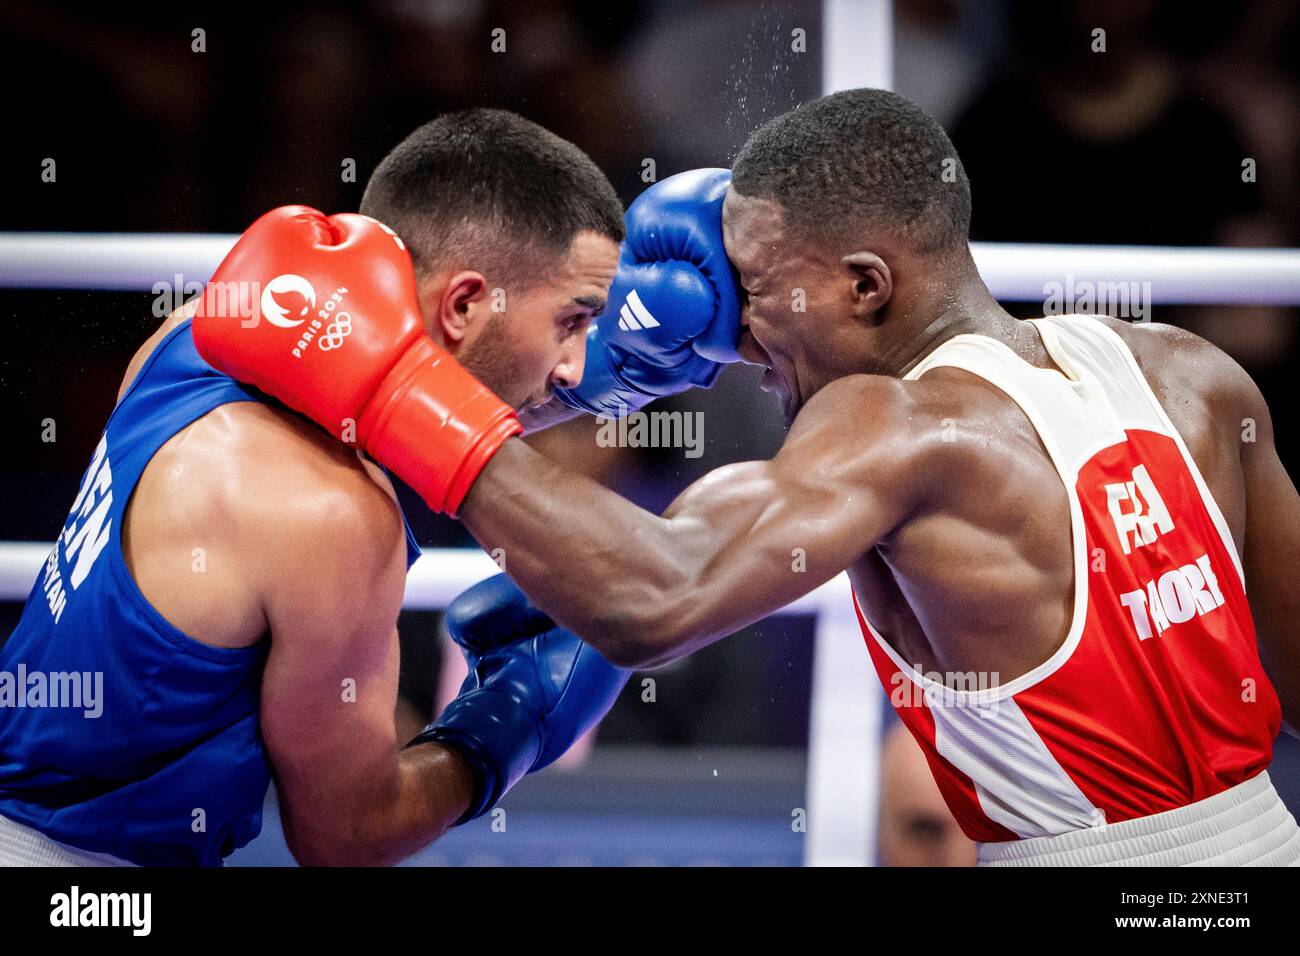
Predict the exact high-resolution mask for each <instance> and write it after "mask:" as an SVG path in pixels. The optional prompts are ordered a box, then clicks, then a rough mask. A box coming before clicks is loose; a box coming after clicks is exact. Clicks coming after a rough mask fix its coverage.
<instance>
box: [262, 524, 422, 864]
mask: <svg viewBox="0 0 1300 956" xmlns="http://www.w3.org/2000/svg"><path fill="white" fill-rule="evenodd" d="M371 533H372V534H373V533H374V531H373V530H372V532H371ZM345 551H346V549H340V548H338V547H336V546H331V547H330V548H329V549H328V552H327V553H326V554H325V555H322V556H317V561H318V563H317V566H315V567H312V568H311V569H310V571H307V570H306V569H305V568H304V565H303V563H302V562H301V561H300V562H299V563H298V564H297V565H295V566H294V572H295V573H294V577H295V578H296V579H297V581H296V583H290V582H285V584H284V586H282V587H280V588H279V589H278V591H277V593H276V594H274V595H272V596H271V598H270V600H268V602H267V617H268V620H269V621H270V629H271V651H270V655H269V657H268V659H267V663H266V669H265V672H264V675H263V681H262V701H261V725H262V737H263V740H264V741H265V743H266V748H267V754H268V756H269V758H270V761H271V765H272V767H273V769H274V771H275V775H276V781H277V787H278V789H279V791H280V796H281V804H282V807H283V809H284V811H285V817H286V820H285V829H286V834H287V835H288V836H289V837H290V845H291V846H299V847H302V846H310V847H313V848H315V849H316V850H317V851H319V850H320V848H325V849H329V848H330V847H331V846H335V845H340V846H341V845H345V844H346V842H347V841H348V840H349V839H350V838H351V837H352V836H353V834H354V832H355V830H356V829H357V827H358V821H360V820H363V819H364V818H365V817H366V815H367V813H368V812H369V808H372V807H374V806H382V805H383V804H384V803H385V801H386V799H387V798H389V797H391V795H392V793H391V792H392V791H395V790H396V789H397V787H398V785H399V781H398V756H397V755H398V747H397V736H396V735H397V732H396V726H395V718H394V707H395V704H396V699H397V680H398V670H399V658H398V655H399V651H398V641H397V629H396V619H397V614H398V611H399V610H400V607H401V600H402V590H403V586H404V577H405V574H404V571H405V568H404V566H403V564H402V562H401V560H400V558H397V560H396V563H394V561H393V560H385V561H382V562H380V564H379V565H378V566H376V565H374V564H371V563H370V562H368V561H367V560H364V559H362V560H356V554H355V552H354V553H353V554H351V555H348V554H347V553H345ZM349 557H351V558H352V559H354V560H353V561H352V562H350V561H349ZM350 564H352V566H351V567H349V565H350ZM368 564H369V565H370V566H369V567H367V565H368ZM308 581H309V582H310V583H309V584H308V585H305V584H304V582H308Z"/></svg>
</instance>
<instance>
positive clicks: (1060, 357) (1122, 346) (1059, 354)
mask: <svg viewBox="0 0 1300 956" xmlns="http://www.w3.org/2000/svg"><path fill="white" fill-rule="evenodd" d="M1080 320H1084V321H1086V323H1087V324H1088V325H1089V326H1091V327H1092V328H1093V329H1095V330H1096V331H1097V332H1099V333H1100V334H1101V336H1102V337H1103V338H1105V339H1108V340H1109V341H1110V343H1111V345H1112V346H1113V347H1114V348H1115V350H1116V351H1117V352H1118V353H1119V355H1120V357H1121V358H1123V359H1124V361H1125V363H1126V364H1127V365H1128V367H1129V370H1130V371H1131V372H1132V373H1133V377H1134V378H1135V379H1136V380H1137V382H1138V384H1139V385H1140V386H1141V387H1142V391H1143V392H1144V393H1145V395H1146V398H1147V401H1149V402H1150V403H1151V407H1152V409H1153V410H1154V411H1155V413H1156V415H1158V416H1159V418H1160V421H1161V423H1162V424H1163V425H1164V428H1165V431H1166V433H1167V435H1168V437H1170V438H1172V439H1173V440H1174V444H1176V445H1177V446H1178V451H1179V453H1180V454H1181V455H1182V456H1183V463H1184V464H1185V465H1186V466H1187V470H1188V471H1190V472H1191V474H1192V480H1193V481H1195V482H1196V490H1197V491H1198V492H1200V495H1201V502H1202V503H1203V504H1204V505H1205V510H1206V511H1208V512H1209V513H1210V520H1211V521H1212V522H1213V523H1214V527H1215V530H1217V531H1218V532H1219V538H1220V540H1222V541H1223V546H1224V547H1225V548H1226V549H1227V550H1228V555H1229V556H1230V557H1231V558H1232V563H1233V566H1234V567H1236V569H1237V578H1238V580H1239V581H1240V582H1241V587H1242V590H1243V591H1244V590H1245V588H1246V574H1245V572H1244V571H1243V570H1242V564H1241V556H1240V555H1239V554H1237V543H1236V541H1235V540H1233V537H1232V531H1231V529H1230V528H1229V527H1228V522H1227V520H1226V519H1225V518H1224V517H1223V512H1222V511H1221V510H1220V509H1219V503H1218V502H1217V501H1215V500H1214V495H1212V494H1211V493H1210V488H1209V485H1207V484H1206V483H1205V476H1204V475H1202V474H1201V469H1200V468H1199V467H1197V465H1196V459H1195V458H1193V457H1192V453H1191V452H1190V451H1188V449H1187V443H1186V442H1184V441H1183V436H1182V435H1181V434H1180V433H1179V431H1178V429H1177V428H1176V427H1174V423H1173V421H1172V420H1171V419H1170V418H1169V413H1168V412H1166V411H1165V407H1164V405H1162V404H1161V403H1160V399H1158V398H1156V393H1155V392H1154V391H1152V389H1151V383H1150V382H1148V381H1147V378H1146V376H1145V375H1144V374H1142V368H1141V366H1139V365H1138V363H1137V359H1136V358H1134V356H1133V351H1132V349H1130V348H1129V347H1128V343H1127V342H1125V341H1124V340H1123V339H1122V338H1120V336H1119V333H1117V332H1116V331H1115V330H1114V329H1112V328H1111V327H1110V326H1108V325H1107V324H1106V323H1105V322H1102V321H1101V320H1099V319H1094V318H1092V317H1091V316H1082V315H1076V316H1071V317H1070V321H1072V322H1079V321H1080ZM1029 321H1030V322H1032V323H1033V325H1034V327H1035V328H1037V329H1038V333H1039V337H1040V338H1042V340H1043V347H1044V348H1046V349H1047V352H1048V354H1049V355H1051V356H1052V359H1053V361H1055V362H1056V363H1057V364H1058V365H1061V364H1062V362H1064V363H1066V364H1069V365H1070V366H1071V368H1070V369H1068V370H1066V371H1073V368H1074V363H1073V362H1072V361H1071V359H1070V356H1069V353H1068V352H1066V351H1065V350H1064V349H1063V348H1062V347H1061V334H1062V332H1063V331H1064V330H1063V328H1062V323H1060V322H1052V321H1049V320H1048V319H1030V320H1029ZM1045 332H1046V334H1044V333H1045ZM1054 346H1055V347H1054ZM1136 427H1141V426H1136Z"/></svg>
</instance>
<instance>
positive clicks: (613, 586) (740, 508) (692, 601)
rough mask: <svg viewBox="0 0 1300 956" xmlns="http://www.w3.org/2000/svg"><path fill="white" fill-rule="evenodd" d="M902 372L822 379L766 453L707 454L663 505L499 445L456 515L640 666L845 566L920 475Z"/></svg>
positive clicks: (567, 612)
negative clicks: (652, 508) (700, 472)
mask: <svg viewBox="0 0 1300 956" xmlns="http://www.w3.org/2000/svg"><path fill="white" fill-rule="evenodd" d="M903 389H904V386H903V385H902V384H901V383H898V382H895V381H892V380H887V379H881V378H875V377H868V376H855V377H853V378H849V379H843V380H841V381H839V382H836V383H834V384H832V385H830V386H828V387H827V388H826V389H824V390H823V391H822V392H821V393H819V394H818V395H817V396H816V397H815V398H814V399H813V401H811V402H809V403H808V405H807V406H806V407H805V408H804V409H803V411H802V412H801V413H800V415H799V417H798V419H797V420H796V422H795V424H794V426H793V428H792V429H791V432H790V435H789V438H788V439H787V441H786V444H785V446H784V447H783V448H782V449H781V452H780V454H778V455H777V457H776V458H775V459H773V460H772V461H764V462H746V463H743V464H737V465H730V466H728V467H725V468H720V469H718V470H716V471H714V472H712V473H710V474H708V475H706V476H705V477H704V478H702V479H700V480H699V481H697V482H696V483H695V484H693V485H692V486H691V487H689V488H688V489H686V491H685V492H683V494H682V495H681V496H680V497H679V498H678V499H677V500H676V501H675V502H673V504H672V505H671V506H670V507H669V508H668V510H667V511H666V512H665V513H664V514H663V516H662V517H660V516H657V515H654V514H651V513H650V512H647V511H644V510H642V509H641V508H638V507H637V506H636V505H634V504H632V503H631V502H629V501H627V500H626V499H624V498H621V497H620V496H618V495H616V494H614V493H613V492H611V491H608V490H607V489H605V488H603V487H601V486H600V485H598V484H596V483H595V482H592V481H589V480H586V479H583V478H579V477H576V476H574V475H572V474H571V473H569V472H567V471H565V470H564V469H563V468H561V467H559V466H557V465H555V464H553V463H551V462H549V461H547V460H546V459H545V458H544V457H542V456H541V455H539V454H537V453H536V452H534V451H533V450H532V449H530V448H528V447H527V446H526V445H525V444H524V443H523V442H520V441H511V442H508V443H507V446H506V447H503V448H502V449H501V451H500V452H498V454H497V455H496V456H495V458H493V460H492V461H491V462H490V463H489V464H488V466H487V468H485V469H484V471H483V473H482V474H481V475H480V476H479V479H478V481H477V482H476V483H475V485H474V487H473V488H472V489H471V491H470V494H469V496H468V497H467V498H466V500H465V502H464V504H463V505H462V507H461V511H460V517H461V519H462V520H463V521H464V523H465V524H466V526H467V527H468V528H469V529H470V531H471V532H472V533H473V534H474V536H475V537H476V538H477V539H478V540H479V542H480V543H481V544H482V545H483V546H484V547H485V548H488V549H495V548H502V549H504V553H505V558H506V568H507V570H508V571H509V573H510V575H511V577H513V578H514V579H515V580H516V581H517V582H518V583H519V584H520V586H521V587H523V589H524V590H525V591H527V592H528V594H529V595H530V596H531V597H532V598H533V599H534V600H535V601H536V602H537V603H538V604H539V605H540V606H541V607H542V608H543V609H545V610H546V611H547V613H549V614H550V615H551V616H552V617H554V618H555V619H556V620H557V621H559V622H560V623H561V624H563V625H564V626H566V627H568V628H570V629H571V630H573V631H576V632H577V633H578V634H580V635H581V636H582V637H583V638H584V639H586V640H587V641H588V642H590V643H591V644H592V645H593V646H595V647H596V648H597V649H598V650H600V651H601V653H603V654H604V655H605V656H606V657H608V658H609V659H610V660H611V661H613V662H614V663H616V664H620V665H623V666H653V665H657V664H663V663H667V662H668V661H671V660H674V659H676V658H678V657H681V656H684V655H685V654H688V653H690V652H691V651H693V650H695V649H697V648H699V647H701V646H703V645H705V644H708V643H710V642H712V641H714V640H717V639H718V638H720V637H724V636H726V635H727V634H730V633H732V632H734V631H736V630H737V629H739V628H741V627H744V626H745V625H747V624H751V623H753V622H754V621H757V620H759V619H761V618H763V617H766V616H767V615H769V614H771V613H772V612H774V611H776V610H778V609H779V608H781V607H783V606H784V605H786V604H788V603H790V602H791V601H793V600H795V599H796V598H798V597H800V596H802V595H803V594H806V593H808V592H809V591H811V590H813V589H814V588H816V587H817V586H819V585H820V584H822V583H824V582H825V581H827V580H829V579H830V578H831V577H833V576H834V575H836V574H837V573H839V572H840V571H842V570H844V569H845V568H846V567H847V566H848V565H849V564H850V563H851V562H853V561H854V560H856V559H857V558H858V557H859V556H860V555H861V554H863V553H864V552H865V551H866V550H867V549H869V548H871V547H872V546H873V545H874V544H875V543H876V542H877V541H878V540H879V539H880V538H881V537H882V536H883V535H884V534H886V533H887V532H888V531H889V530H890V529H891V528H893V527H894V526H895V525H896V524H897V523H898V522H899V521H900V520H901V519H902V517H903V516H904V515H905V514H907V512H908V510H909V509H910V508H911V506H912V502H913V501H914V500H915V497H916V495H917V493H918V492H919V491H920V489H921V485H922V482H921V481H920V480H919V474H920V472H919V471H915V470H914V469H917V468H918V461H919V458H920V456H922V455H924V454H925V451H924V449H925V447H926V444H925V443H924V442H916V441H914V440H912V437H911V428H910V426H909V425H908V413H909V411H910V405H909V401H908V399H907V397H906V394H905V392H904V390H903Z"/></svg>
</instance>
